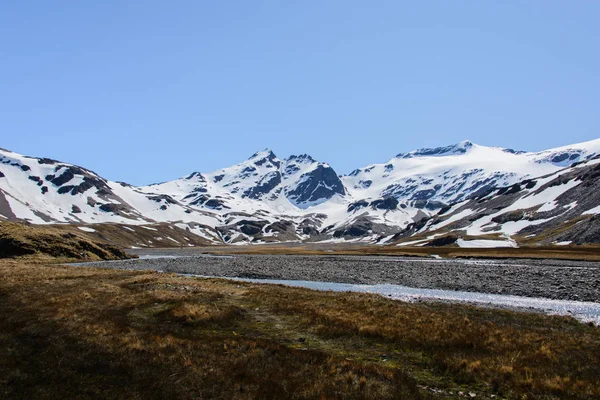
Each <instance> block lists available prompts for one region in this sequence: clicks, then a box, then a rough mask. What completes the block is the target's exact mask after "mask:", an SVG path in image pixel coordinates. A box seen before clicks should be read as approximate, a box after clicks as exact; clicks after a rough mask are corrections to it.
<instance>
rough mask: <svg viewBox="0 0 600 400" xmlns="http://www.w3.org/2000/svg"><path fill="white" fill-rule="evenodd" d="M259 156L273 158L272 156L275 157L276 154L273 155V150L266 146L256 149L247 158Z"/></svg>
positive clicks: (259, 157) (251, 158) (257, 157)
mask: <svg viewBox="0 0 600 400" xmlns="http://www.w3.org/2000/svg"><path fill="white" fill-rule="evenodd" d="M261 158H268V159H273V158H277V156H276V155H275V153H273V150H271V149H269V148H266V149H263V150H260V151H257V152H256V153H254V154H252V155H251V156H250V158H248V160H253V159H261Z"/></svg>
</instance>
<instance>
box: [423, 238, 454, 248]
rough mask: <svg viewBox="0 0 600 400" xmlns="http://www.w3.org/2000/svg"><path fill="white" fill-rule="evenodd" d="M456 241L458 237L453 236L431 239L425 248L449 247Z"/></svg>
mask: <svg viewBox="0 0 600 400" xmlns="http://www.w3.org/2000/svg"><path fill="white" fill-rule="evenodd" d="M457 240H458V237H457V236H454V235H448V236H442V237H438V238H435V239H433V240H432V241H431V242H429V243H427V244H426V245H425V246H429V247H443V246H449V245H451V244H454V243H456V241H457Z"/></svg>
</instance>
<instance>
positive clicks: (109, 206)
mask: <svg viewBox="0 0 600 400" xmlns="http://www.w3.org/2000/svg"><path fill="white" fill-rule="evenodd" d="M124 209H125V207H124V206H123V205H121V204H115V203H106V204H102V205H101V206H100V210H102V211H104V212H111V213H115V214H116V213H118V212H119V211H122V210H124Z"/></svg>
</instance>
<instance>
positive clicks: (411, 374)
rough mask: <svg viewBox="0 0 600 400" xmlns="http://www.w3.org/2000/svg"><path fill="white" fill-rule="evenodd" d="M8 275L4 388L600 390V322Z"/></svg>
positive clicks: (20, 267) (436, 392) (450, 393)
mask: <svg viewBox="0 0 600 400" xmlns="http://www.w3.org/2000/svg"><path fill="white" fill-rule="evenodd" d="M213 260H216V259H213ZM163 261H164V260H163ZM0 276H1V279H0V397H1V398H27V399H34V398H65V399H66V398H103V399H112V398H131V399H163V398H177V399H187V398H202V399H209V398H210V399H213V398H217V399H247V398H261V399H269V398H273V399H275V398H277V399H281V398H286V399H287V398H290V399H293V398H321V399H322V398H367V399H385V398H406V399H419V398H460V397H468V398H472V397H475V398H519V399H521V398H582V399H592V398H598V397H599V396H600V381H598V379H597V377H598V376H599V374H600V329H598V328H597V327H595V326H592V325H585V324H581V323H578V322H577V321H575V320H573V319H572V318H569V317H549V316H544V315H539V314H533V313H517V312H509V311H503V310H492V309H480V308H475V307H469V306H464V305H453V304H443V303H418V304H411V303H403V302H397V301H393V300H388V299H385V298H383V297H380V296H377V295H368V294H356V293H330V292H315V291H310V290H306V289H299V288H288V287H281V286H271V285H255V284H249V283H242V282H231V281H226V280H221V279H198V278H190V277H183V276H179V275H174V274H165V273H157V272H155V271H131V270H119V269H105V268H87V267H77V268H75V267H67V266H58V265H49V264H31V263H28V262H26V261H17V260H4V261H0Z"/></svg>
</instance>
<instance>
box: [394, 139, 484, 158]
mask: <svg viewBox="0 0 600 400" xmlns="http://www.w3.org/2000/svg"><path fill="white" fill-rule="evenodd" d="M473 146H476V144H474V143H473V142H472V141H470V140H463V141H462V142H458V143H456V144H452V145H449V146H443V147H435V148H423V149H418V150H413V151H411V152H408V153H400V154H398V155H397V156H396V158H413V157H440V156H452V155H460V154H465V153H466V152H468V151H469V150H470V149H471V148H472V147H473Z"/></svg>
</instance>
